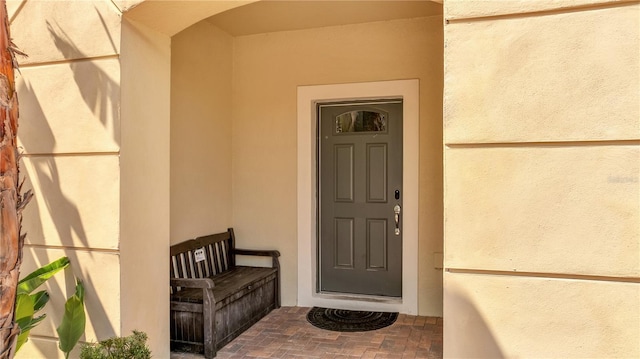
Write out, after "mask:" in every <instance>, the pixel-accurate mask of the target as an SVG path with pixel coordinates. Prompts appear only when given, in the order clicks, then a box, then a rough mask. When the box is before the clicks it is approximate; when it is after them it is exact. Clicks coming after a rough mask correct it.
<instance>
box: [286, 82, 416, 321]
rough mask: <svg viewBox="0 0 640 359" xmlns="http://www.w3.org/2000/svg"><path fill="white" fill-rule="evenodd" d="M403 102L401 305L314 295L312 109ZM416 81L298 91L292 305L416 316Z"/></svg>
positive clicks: (314, 193) (314, 176) (313, 137)
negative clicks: (387, 100) (326, 105)
mask: <svg viewBox="0 0 640 359" xmlns="http://www.w3.org/2000/svg"><path fill="white" fill-rule="evenodd" d="M383 98H402V99H403V102H404V104H403V131H402V134H403V135H402V139H403V180H402V187H403V191H404V195H403V207H404V208H403V210H402V213H403V219H402V221H403V228H402V229H403V246H402V256H403V259H402V299H401V300H397V299H396V300H383V299H379V298H376V299H375V300H374V299H372V298H368V299H367V298H364V297H359V296H354V297H351V298H347V297H346V295H345V296H333V295H324V294H319V293H316V288H317V278H318V276H317V258H318V255H317V245H316V228H317V214H316V211H317V209H316V208H317V204H316V201H317V199H316V168H317V166H316V131H317V129H316V121H317V113H316V103H318V102H327V101H342V100H347V101H350V100H361V99H383ZM419 113H420V112H419V81H418V80H417V79H413V80H397V81H380V82H363V83H350V84H336V85H316V86H299V87H298V183H297V184H298V223H297V224H298V305H299V306H303V307H313V306H319V307H331V308H338V309H352V310H377V311H397V312H400V313H405V314H412V315H417V314H418V166H419Z"/></svg>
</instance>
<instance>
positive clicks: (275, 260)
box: [234, 248, 280, 272]
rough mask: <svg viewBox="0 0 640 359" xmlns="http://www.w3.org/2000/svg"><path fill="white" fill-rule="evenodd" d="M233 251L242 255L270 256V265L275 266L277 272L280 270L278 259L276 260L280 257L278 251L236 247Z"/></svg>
mask: <svg viewBox="0 0 640 359" xmlns="http://www.w3.org/2000/svg"><path fill="white" fill-rule="evenodd" d="M234 253H235V254H236V255H243V256H261V257H271V266H272V267H273V268H277V269H278V272H280V261H279V260H278V257H280V252H279V251H270V250H256V249H238V248H236V249H235V251H234Z"/></svg>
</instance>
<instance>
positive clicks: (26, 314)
mask: <svg viewBox="0 0 640 359" xmlns="http://www.w3.org/2000/svg"><path fill="white" fill-rule="evenodd" d="M34 312H35V311H34V309H33V298H32V297H31V296H30V295H29V294H26V293H19V294H18V295H16V323H17V324H18V326H19V327H20V334H19V335H18V342H17V344H16V351H18V349H20V347H21V346H22V344H24V343H26V342H27V339H28V338H29V329H30V328H33V326H31V325H30V324H31V320H32V319H33V313H34ZM28 327H29V328H28Z"/></svg>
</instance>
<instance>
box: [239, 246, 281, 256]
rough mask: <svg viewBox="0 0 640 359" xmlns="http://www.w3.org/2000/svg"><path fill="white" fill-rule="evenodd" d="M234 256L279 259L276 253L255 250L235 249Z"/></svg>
mask: <svg viewBox="0 0 640 359" xmlns="http://www.w3.org/2000/svg"><path fill="white" fill-rule="evenodd" d="M235 254H240V255H243V256H262V257H280V252H278V251H268V250H256V249H238V248H236V249H235Z"/></svg>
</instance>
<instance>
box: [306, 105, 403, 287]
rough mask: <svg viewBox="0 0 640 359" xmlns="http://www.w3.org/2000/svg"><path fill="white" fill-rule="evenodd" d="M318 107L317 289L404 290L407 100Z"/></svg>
mask: <svg viewBox="0 0 640 359" xmlns="http://www.w3.org/2000/svg"><path fill="white" fill-rule="evenodd" d="M318 113H319V115H318V118H319V126H318V128H319V134H318V136H319V138H318V146H319V150H318V154H319V159H318V164H319V168H318V174H319V175H318V187H319V188H318V191H319V194H318V198H319V201H318V203H319V209H318V214H319V217H320V218H319V221H318V223H319V236H318V238H319V240H318V245H319V250H318V253H319V256H320V258H319V260H318V263H319V267H320V268H319V270H318V273H319V288H318V289H319V290H320V291H322V292H337V293H354V294H365V295H376V296H389V297H401V296H402V101H401V100H384V101H379V102H366V103H365V102H361V103H353V102H350V103H331V104H320V105H318Z"/></svg>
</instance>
